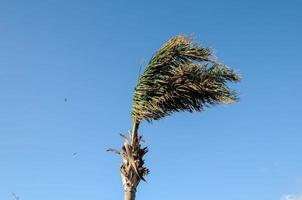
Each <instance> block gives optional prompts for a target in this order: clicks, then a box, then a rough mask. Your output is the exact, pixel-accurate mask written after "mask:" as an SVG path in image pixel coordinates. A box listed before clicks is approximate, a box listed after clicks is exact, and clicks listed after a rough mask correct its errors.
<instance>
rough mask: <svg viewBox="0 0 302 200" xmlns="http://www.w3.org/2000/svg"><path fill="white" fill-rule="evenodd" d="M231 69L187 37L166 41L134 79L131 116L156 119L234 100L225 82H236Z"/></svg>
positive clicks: (139, 118)
mask: <svg viewBox="0 0 302 200" xmlns="http://www.w3.org/2000/svg"><path fill="white" fill-rule="evenodd" d="M238 81H240V77H239V76H238V75H237V74H236V73H235V71H234V70H232V69H230V68H228V67H227V66H225V65H223V64H221V63H218V62H217V61H216V60H215V59H214V55H213V53H212V52H211V50H210V49H208V48H205V47H203V46H201V45H198V44H196V43H194V41H193V40H192V39H191V38H188V37H185V36H177V37H175V38H172V39H171V40H169V41H168V42H167V43H166V44H165V45H164V46H163V47H161V48H160V49H159V50H158V51H157V52H156V53H155V54H154V55H153V57H152V58H151V60H150V62H149V63H148V65H147V68H146V70H145V72H144V73H143V74H142V76H141V77H140V79H139V80H138V83H137V86H136V87H135V92H134V96H133V105H132V118H133V119H134V121H136V122H137V123H140V122H141V121H142V120H147V121H152V120H158V119H161V118H163V117H165V116H168V115H170V114H172V113H173V112H179V111H189V112H193V111H202V110H204V108H205V107H209V106H212V105H216V104H225V103H232V102H235V101H237V100H238V98H237V94H236V92H235V91H233V90H231V89H230V88H229V87H228V86H227V83H228V82H238Z"/></svg>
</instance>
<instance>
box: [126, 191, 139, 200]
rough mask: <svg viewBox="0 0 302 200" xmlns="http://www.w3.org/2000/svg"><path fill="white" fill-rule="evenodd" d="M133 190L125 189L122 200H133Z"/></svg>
mask: <svg viewBox="0 0 302 200" xmlns="http://www.w3.org/2000/svg"><path fill="white" fill-rule="evenodd" d="M135 192H136V191H135V190H131V189H125V191H124V200H135Z"/></svg>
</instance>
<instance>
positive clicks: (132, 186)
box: [121, 122, 141, 200]
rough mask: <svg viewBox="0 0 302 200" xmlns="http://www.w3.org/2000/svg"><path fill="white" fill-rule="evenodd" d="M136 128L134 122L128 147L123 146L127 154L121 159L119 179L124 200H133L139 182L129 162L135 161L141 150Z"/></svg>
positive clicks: (137, 125)
mask: <svg viewBox="0 0 302 200" xmlns="http://www.w3.org/2000/svg"><path fill="white" fill-rule="evenodd" d="M138 127H139V124H138V123H135V122H134V124H133V129H132V131H131V133H130V144H129V146H130V147H126V144H124V147H125V151H126V153H127V154H128V156H127V157H126V158H127V159H125V158H124V159H123V165H122V167H121V177H122V181H123V185H124V200H135V193H136V188H137V186H138V184H139V182H140V180H141V178H140V177H139V176H138V174H137V171H135V169H134V167H133V165H132V164H131V162H132V161H134V160H132V159H137V158H136V157H137V154H138V152H137V150H141V149H140V144H139V142H140V141H139V139H138ZM138 145H139V146H138ZM127 146H128V145H127ZM127 148H131V151H127ZM135 154H136V155H135ZM136 170H137V169H136Z"/></svg>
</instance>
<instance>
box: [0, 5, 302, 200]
mask: <svg viewBox="0 0 302 200" xmlns="http://www.w3.org/2000/svg"><path fill="white" fill-rule="evenodd" d="M301 9H302V3H301V2H300V1H298V0H291V1H268V0H263V1H260V0H256V1H244V0H242V1H239V0H238V1H222V0H213V1H197V0H196V1H186V2H185V1H176V0H174V1H172V0H171V1H170V0H169V1H159V0H154V1H116V0H113V1H96V0H95V1H93V0H88V1H76V0H73V1H67V0H64V1H62V0H61V1H58V0H53V1H47V0H44V1H38V0H36V1H34V0H28V1H16V0H1V1H0V44H1V45H0V91H1V94H0V108H1V112H0V199H1V200H13V199H14V197H13V195H12V193H15V194H16V196H18V197H20V200H36V199H41V198H42V199H43V200H66V199H72V200H82V199H91V200H97V199H98V200H100V199H104V200H116V199H122V195H123V191H122V190H123V189H122V184H121V180H120V175H119V171H118V167H119V164H120V159H119V157H117V156H115V155H112V154H110V153H106V152H105V150H106V148H107V147H120V146H121V144H122V140H121V139H120V138H119V136H118V133H120V132H124V133H125V132H127V131H128V130H129V129H130V128H131V118H130V112H131V98H132V94H133V89H134V86H135V83H136V80H137V75H138V71H139V65H140V63H141V62H143V63H144V64H146V63H147V62H148V60H149V58H150V56H151V55H152V54H153V53H154V51H155V50H157V49H158V48H159V47H160V46H161V45H162V44H163V43H164V42H165V41H167V40H168V39H169V38H171V37H173V36H175V35H178V34H186V35H191V36H194V37H195V38H196V40H197V41H199V42H201V43H202V44H204V45H205V46H208V47H211V48H213V49H215V52H216V55H217V57H218V59H219V60H220V61H222V62H224V63H225V64H227V65H229V66H231V67H233V68H235V69H236V70H237V71H239V72H240V73H241V74H242V76H243V81H242V82H241V83H240V84H238V85H235V86H234V88H237V89H238V90H239V91H240V97H241V101H240V103H237V104H233V105H228V106H219V107H215V108H212V109H208V110H207V111H205V112H203V113H194V114H190V113H177V114H175V115H173V116H171V117H168V118H165V119H164V120H162V121H158V122H154V123H153V124H147V123H144V124H143V125H142V127H141V129H140V132H141V133H142V134H143V135H144V137H145V140H146V144H147V145H148V146H149V148H150V152H149V154H148V155H147V157H146V164H147V166H148V167H149V168H150V170H151V173H150V175H149V176H148V177H147V180H148V183H142V184H141V185H140V186H139V188H138V192H137V199H145V200H151V199H173V200H178V199H179V200H180V199H226V200H243V199H244V200H255V199H257V200H279V199H281V198H283V199H286V200H294V199H299V198H301V196H300V195H302V171H301V169H302V159H301V155H300V154H301V152H302V145H301V142H302V127H301V126H302V124H301V122H302V121H301V113H302V107H301V105H300V103H301V98H302V93H301V87H302V80H301V76H302V69H301V64H302V61H301V58H300V57H301V46H302V40H301V35H302V27H301V21H302V13H301ZM65 98H66V99H67V101H64V99H65ZM74 153H76V155H74ZM288 195H290V196H288Z"/></svg>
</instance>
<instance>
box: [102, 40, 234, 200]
mask: <svg viewBox="0 0 302 200" xmlns="http://www.w3.org/2000/svg"><path fill="white" fill-rule="evenodd" d="M239 81H240V77H239V75H237V74H236V73H235V71H234V70H232V69H230V68H228V67H227V66H225V65H223V64H221V63H219V62H218V61H217V60H216V59H215V58H214V56H213V53H212V51H211V50H210V49H209V48H205V47H203V46H201V45H199V44H197V43H195V42H194V40H193V39H192V38H190V37H186V36H176V37H174V38H172V39H170V40H169V41H168V42H167V43H166V44H164V45H163V46H162V47H161V48H160V49H159V50H158V51H157V52H156V53H155V54H154V55H153V57H152V58H151V60H150V61H149V63H148V65H147V67H146V69H145V71H144V73H143V74H142V75H141V76H140V78H139V80H138V83H137V85H136V87H135V91H134V96H133V105H132V120H133V128H132V130H131V131H130V132H129V138H128V137H126V136H125V135H123V134H121V137H123V138H124V145H123V147H122V149H121V150H115V149H108V151H113V152H115V153H118V154H120V155H121V157H122V159H123V163H122V165H121V167H120V172H121V177H122V181H123V185H124V198H125V200H134V199H135V193H136V188H137V186H138V184H139V183H140V181H141V180H142V181H145V179H144V176H146V175H147V174H148V172H149V170H148V169H147V168H146V167H144V160H143V157H144V155H145V154H146V153H147V152H148V149H147V147H142V146H141V142H142V136H141V135H139V133H138V129H139V125H140V124H141V123H142V122H143V121H144V120H145V121H148V122H151V121H152V120H159V119H162V118H163V117H166V116H168V115H170V114H172V113H173V112H180V111H189V112H193V111H203V110H204V109H205V108H207V107H211V106H213V105H217V104H228V103H232V102H236V101H238V98H237V94H236V92H235V91H233V90H231V89H230V88H229V87H228V86H227V85H226V84H227V82H239Z"/></svg>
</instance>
